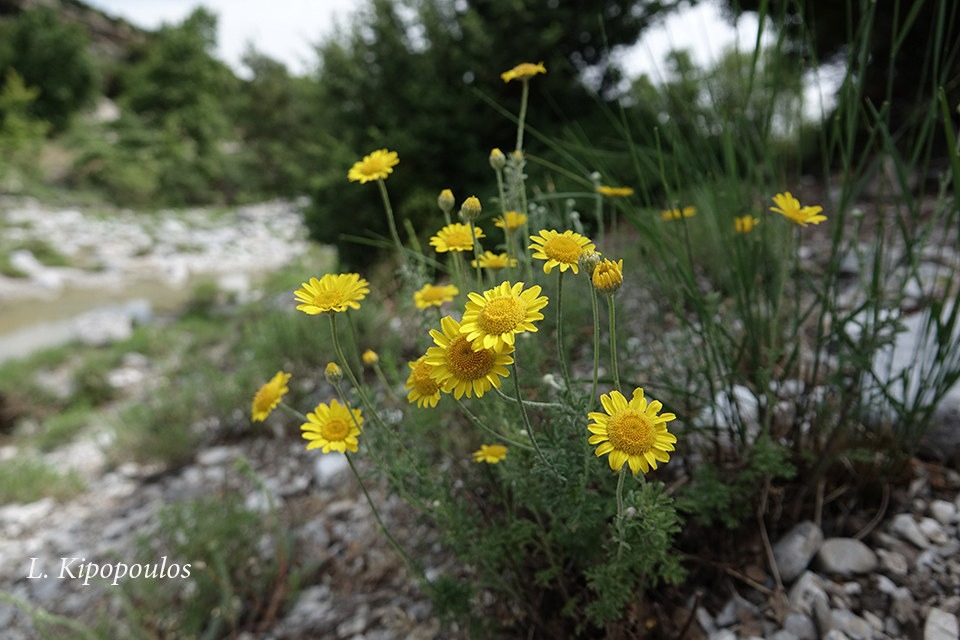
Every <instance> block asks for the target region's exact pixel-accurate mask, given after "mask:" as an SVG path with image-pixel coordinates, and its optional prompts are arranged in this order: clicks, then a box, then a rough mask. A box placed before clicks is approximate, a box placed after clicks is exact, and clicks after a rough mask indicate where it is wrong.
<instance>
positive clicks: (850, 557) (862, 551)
mask: <svg viewBox="0 0 960 640" xmlns="http://www.w3.org/2000/svg"><path fill="white" fill-rule="evenodd" d="M817 565H818V568H819V569H820V570H821V571H823V572H824V573H830V574H838V575H840V576H852V575H856V574H863V573H870V572H871V571H873V570H874V569H876V568H877V565H878V560H877V555H876V554H875V553H874V552H873V551H872V550H871V549H870V547H868V546H867V545H865V544H864V543H862V542H860V541H859V540H854V539H853V538H830V539H828V540H825V541H824V542H823V544H822V545H821V546H820V550H819V551H817ZM854 584H856V583H854ZM857 586H859V585H857Z"/></svg>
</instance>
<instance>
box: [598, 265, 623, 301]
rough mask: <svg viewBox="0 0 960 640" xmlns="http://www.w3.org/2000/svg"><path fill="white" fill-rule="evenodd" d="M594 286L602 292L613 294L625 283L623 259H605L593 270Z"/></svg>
mask: <svg viewBox="0 0 960 640" xmlns="http://www.w3.org/2000/svg"><path fill="white" fill-rule="evenodd" d="M592 281H593V286H594V288H596V290H597V291H599V292H600V293H607V294H613V293H615V292H616V291H617V289H619V288H620V285H622V284H623V260H618V261H617V262H614V261H613V260H606V259H605V260H603V262H601V263H600V264H598V265H597V268H596V269H594V271H593V279H592Z"/></svg>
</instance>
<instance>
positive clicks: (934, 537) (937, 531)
mask: <svg viewBox="0 0 960 640" xmlns="http://www.w3.org/2000/svg"><path fill="white" fill-rule="evenodd" d="M917 527H918V528H919V529H920V531H921V533H923V535H924V536H926V538H927V540H929V541H930V542H932V543H933V544H937V545H939V544H946V543H947V541H948V540H949V539H950V538H949V536H947V532H946V531H944V529H943V525H942V524H940V523H939V522H937V521H936V520H934V519H933V518H921V519H920V522H918V523H917Z"/></svg>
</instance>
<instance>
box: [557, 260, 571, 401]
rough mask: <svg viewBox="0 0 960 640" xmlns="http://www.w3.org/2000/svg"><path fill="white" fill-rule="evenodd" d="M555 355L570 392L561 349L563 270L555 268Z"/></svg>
mask: <svg viewBox="0 0 960 640" xmlns="http://www.w3.org/2000/svg"><path fill="white" fill-rule="evenodd" d="M557 355H559V357H560V372H561V373H562V374H563V383H564V385H565V386H566V392H567V393H570V370H569V369H568V368H567V356H566V354H565V353H564V350H563V271H561V270H559V269H558V270H557Z"/></svg>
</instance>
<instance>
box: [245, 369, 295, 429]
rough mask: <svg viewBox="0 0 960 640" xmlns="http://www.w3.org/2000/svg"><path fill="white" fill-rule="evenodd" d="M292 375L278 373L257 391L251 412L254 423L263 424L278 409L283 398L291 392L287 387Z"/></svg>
mask: <svg viewBox="0 0 960 640" xmlns="http://www.w3.org/2000/svg"><path fill="white" fill-rule="evenodd" d="M290 375H291V374H289V373H284V372H283V371H277V373H276V375H275V376H273V377H272V378H271V379H270V381H269V382H267V383H266V384H265V385H263V386H262V387H260V388H259V389H258V390H257V393H256V395H254V396H253V409H252V410H251V412H250V414H251V415H252V417H253V421H254V422H263V421H264V420H266V419H267V416H268V415H270V412H272V411H273V410H274V409H276V408H277V405H278V404H280V400H281V399H282V398H283V396H284V395H286V394H287V393H288V392H289V391H290V389H289V388H288V387H287V382H289V381H290Z"/></svg>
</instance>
